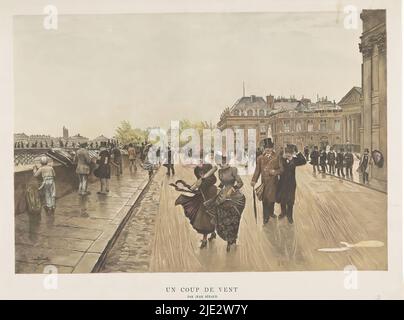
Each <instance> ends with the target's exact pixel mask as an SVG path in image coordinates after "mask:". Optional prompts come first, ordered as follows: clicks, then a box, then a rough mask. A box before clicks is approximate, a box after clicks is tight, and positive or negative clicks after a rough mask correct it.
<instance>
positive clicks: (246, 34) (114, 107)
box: [14, 13, 361, 138]
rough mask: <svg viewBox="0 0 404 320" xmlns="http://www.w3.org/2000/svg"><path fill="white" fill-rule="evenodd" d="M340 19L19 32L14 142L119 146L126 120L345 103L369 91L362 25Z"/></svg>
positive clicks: (23, 28)
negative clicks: (279, 101) (63, 139)
mask: <svg viewBox="0 0 404 320" xmlns="http://www.w3.org/2000/svg"><path fill="white" fill-rule="evenodd" d="M343 18H344V17H343V16H341V14H337V13H296V14H293V13H289V14H285V13H239V14H236V13H227V14H212V13H204V14H190V13H187V14H134V15H74V16H60V17H59V23H58V30H45V29H44V28H43V21H42V20H43V16H17V17H15V20H14V81H15V83H14V88H15V132H25V133H27V134H39V133H45V134H51V135H53V136H61V135H62V127H63V125H65V126H67V127H68V128H69V131H70V134H72V135H73V134H76V133H80V134H82V135H84V136H87V137H89V138H94V137H96V136H98V135H100V134H104V135H107V136H109V137H111V136H113V134H114V132H115V128H116V127H117V126H118V125H119V123H120V122H121V121H122V120H129V121H130V122H131V123H132V124H133V125H134V126H136V127H140V128H147V127H152V126H162V127H167V126H168V125H169V123H170V120H179V119H183V118H188V119H191V120H206V121H212V122H213V123H216V122H217V121H218V119H219V115H220V113H221V112H222V110H223V109H224V108H225V107H227V106H231V105H232V104H233V103H234V102H235V101H236V100H237V99H238V98H239V97H240V96H241V95H242V83H243V81H245V83H246V95H251V94H254V95H258V96H265V95H267V94H270V93H272V94H273V95H275V96H278V95H284V96H290V95H295V96H296V97H301V96H302V95H304V96H305V97H309V98H312V99H315V97H316V95H317V94H319V95H320V96H328V98H329V99H331V100H334V99H335V100H336V101H337V102H338V101H339V99H341V98H342V97H343V96H344V95H345V93H346V92H347V91H348V90H349V89H350V88H352V87H353V86H360V85H361V77H360V70H361V67H360V65H361V54H360V53H359V51H358V43H359V37H360V34H361V24H359V29H357V30H352V29H350V30H347V29H345V28H344V27H343Z"/></svg>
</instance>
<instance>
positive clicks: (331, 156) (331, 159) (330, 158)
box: [327, 147, 337, 174]
mask: <svg viewBox="0 0 404 320" xmlns="http://www.w3.org/2000/svg"><path fill="white" fill-rule="evenodd" d="M336 157H337V155H336V153H335V151H334V148H332V147H331V149H330V151H329V152H328V154H327V163H328V172H329V173H330V174H335V159H336Z"/></svg>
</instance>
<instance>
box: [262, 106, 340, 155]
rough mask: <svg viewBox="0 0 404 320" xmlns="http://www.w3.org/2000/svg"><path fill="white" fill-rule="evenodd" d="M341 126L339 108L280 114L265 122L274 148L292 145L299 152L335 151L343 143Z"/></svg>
mask: <svg viewBox="0 0 404 320" xmlns="http://www.w3.org/2000/svg"><path fill="white" fill-rule="evenodd" d="M341 123H342V110H341V109H340V108H333V109H314V110H305V111H297V110H293V111H284V112H279V113H277V114H274V115H273V116H271V117H270V119H269V125H270V127H271V131H272V138H273V140H274V143H275V145H276V146H277V147H283V146H285V145H286V144H295V145H296V146H297V147H298V149H299V150H303V148H304V146H309V148H313V147H314V146H318V147H319V148H325V147H326V146H327V145H329V146H338V147H339V146H340V145H341V144H342V143H343V142H342V135H341V134H342V128H341Z"/></svg>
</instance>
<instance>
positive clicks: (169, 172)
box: [165, 147, 175, 176]
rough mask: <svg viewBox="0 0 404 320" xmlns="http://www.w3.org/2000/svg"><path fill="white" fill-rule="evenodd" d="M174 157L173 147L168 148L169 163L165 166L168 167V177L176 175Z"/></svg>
mask: <svg viewBox="0 0 404 320" xmlns="http://www.w3.org/2000/svg"><path fill="white" fill-rule="evenodd" d="M172 157H173V155H172V152H171V147H168V150H167V163H166V164H165V166H166V167H167V176H170V175H171V173H172V174H173V175H174V174H175V170H174V164H173V158H172Z"/></svg>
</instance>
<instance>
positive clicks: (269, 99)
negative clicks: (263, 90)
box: [267, 94, 274, 110]
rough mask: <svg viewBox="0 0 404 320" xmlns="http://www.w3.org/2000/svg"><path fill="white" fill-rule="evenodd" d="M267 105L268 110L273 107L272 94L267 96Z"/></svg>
mask: <svg viewBox="0 0 404 320" xmlns="http://www.w3.org/2000/svg"><path fill="white" fill-rule="evenodd" d="M267 105H268V108H269V110H273V109H274V96H273V95H271V94H270V95H269V96H267Z"/></svg>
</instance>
